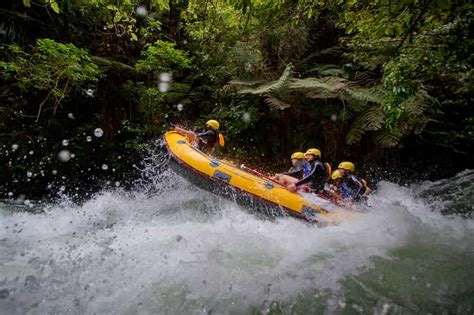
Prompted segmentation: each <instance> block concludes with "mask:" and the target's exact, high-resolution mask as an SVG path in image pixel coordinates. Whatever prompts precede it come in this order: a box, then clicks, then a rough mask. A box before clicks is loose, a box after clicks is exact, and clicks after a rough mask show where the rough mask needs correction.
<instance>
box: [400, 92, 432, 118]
mask: <svg viewBox="0 0 474 315" xmlns="http://www.w3.org/2000/svg"><path fill="white" fill-rule="evenodd" d="M430 101H431V97H430V96H429V95H428V94H427V93H426V91H424V90H421V91H420V92H418V93H416V94H415V95H414V96H412V97H410V98H408V99H407V100H406V101H405V102H403V104H402V106H403V107H404V108H405V112H406V113H407V114H408V115H410V116H422V115H423V113H424V112H425V110H426V109H427V108H428V105H429V103H430Z"/></svg>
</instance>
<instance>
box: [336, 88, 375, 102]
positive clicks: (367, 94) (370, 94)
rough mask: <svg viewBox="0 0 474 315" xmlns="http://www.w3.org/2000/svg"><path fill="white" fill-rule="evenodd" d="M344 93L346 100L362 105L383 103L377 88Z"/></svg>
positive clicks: (349, 90) (358, 89)
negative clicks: (359, 102)
mask: <svg viewBox="0 0 474 315" xmlns="http://www.w3.org/2000/svg"><path fill="white" fill-rule="evenodd" d="M345 92H346V94H347V96H348V98H350V99H353V100H356V101H361V102H363V103H376V104H382V101H383V93H382V90H381V88H379V87H373V88H354V89H347V90H346V91H345Z"/></svg>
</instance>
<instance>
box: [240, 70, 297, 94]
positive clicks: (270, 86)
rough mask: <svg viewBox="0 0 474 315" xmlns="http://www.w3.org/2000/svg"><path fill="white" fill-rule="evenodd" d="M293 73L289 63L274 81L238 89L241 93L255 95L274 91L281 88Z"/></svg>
mask: <svg viewBox="0 0 474 315" xmlns="http://www.w3.org/2000/svg"><path fill="white" fill-rule="evenodd" d="M292 75H293V66H292V65H291V64H289V65H287V66H286V68H285V70H284V71H283V74H282V75H281V76H280V78H279V79H278V80H276V81H272V82H269V83H267V84H263V85H260V86H258V87H256V88H255V87H246V88H243V89H241V90H240V91H239V93H241V94H255V95H264V94H268V93H271V92H276V91H278V90H281V89H282V88H283V87H284V86H286V85H287V83H288V82H289V81H290V79H291V77H292Z"/></svg>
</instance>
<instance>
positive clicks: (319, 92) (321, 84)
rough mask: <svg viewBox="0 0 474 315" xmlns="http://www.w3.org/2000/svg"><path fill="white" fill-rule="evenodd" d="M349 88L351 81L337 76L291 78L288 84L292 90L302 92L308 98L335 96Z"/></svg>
mask: <svg viewBox="0 0 474 315" xmlns="http://www.w3.org/2000/svg"><path fill="white" fill-rule="evenodd" d="M349 88H351V83H350V82H349V81H347V80H345V79H342V78H338V77H325V78H321V79H318V78H305V79H293V80H292V81H291V82H290V84H289V89H290V90H292V91H300V92H303V93H304V94H305V95H306V96H307V97H310V98H337V97H340V96H341V95H342V94H343V93H344V91H346V90H347V89H349Z"/></svg>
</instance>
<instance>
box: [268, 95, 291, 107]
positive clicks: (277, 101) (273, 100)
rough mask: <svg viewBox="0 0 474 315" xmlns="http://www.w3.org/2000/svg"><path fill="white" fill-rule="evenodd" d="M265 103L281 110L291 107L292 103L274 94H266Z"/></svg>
mask: <svg viewBox="0 0 474 315" xmlns="http://www.w3.org/2000/svg"><path fill="white" fill-rule="evenodd" d="M265 103H266V104H267V105H269V106H271V107H273V108H276V109H279V110H283V109H286V108H289V107H291V104H288V103H286V102H284V101H282V100H280V99H278V98H276V97H275V96H273V95H270V94H268V95H266V96H265Z"/></svg>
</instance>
